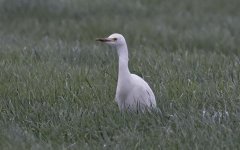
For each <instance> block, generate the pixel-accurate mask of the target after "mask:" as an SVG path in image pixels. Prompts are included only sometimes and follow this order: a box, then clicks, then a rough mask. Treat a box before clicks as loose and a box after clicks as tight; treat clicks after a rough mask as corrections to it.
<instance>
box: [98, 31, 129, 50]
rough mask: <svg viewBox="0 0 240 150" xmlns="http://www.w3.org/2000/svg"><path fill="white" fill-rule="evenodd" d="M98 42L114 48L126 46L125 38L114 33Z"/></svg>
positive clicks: (99, 39)
mask: <svg viewBox="0 0 240 150" xmlns="http://www.w3.org/2000/svg"><path fill="white" fill-rule="evenodd" d="M96 41H100V42H103V43H106V44H108V45H111V46H114V47H119V46H122V45H125V44H126V41H125V38H124V37H123V36H122V35H121V34H118V33H114V34H112V35H110V36H109V37H107V38H97V39H96Z"/></svg>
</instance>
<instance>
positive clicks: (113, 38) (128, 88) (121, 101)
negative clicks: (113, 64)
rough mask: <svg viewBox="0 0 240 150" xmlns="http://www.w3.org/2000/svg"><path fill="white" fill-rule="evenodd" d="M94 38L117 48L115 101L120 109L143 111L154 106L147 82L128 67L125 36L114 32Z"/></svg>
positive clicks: (152, 95)
mask: <svg viewBox="0 0 240 150" xmlns="http://www.w3.org/2000/svg"><path fill="white" fill-rule="evenodd" d="M96 40H97V41H100V42H104V43H106V44H108V45H111V46H113V47H115V48H116V49H117V53H118V57H119V64H118V65H119V66H118V81H117V90H116V96H115V101H116V102H117V103H118V107H119V109H120V111H129V110H130V111H145V110H146V109H148V110H149V109H152V108H156V100H155V96H154V93H153V91H152V89H151V88H150V87H149V85H148V84H147V82H146V81H144V80H143V79H142V78H141V77H139V76H137V75H135V74H131V73H130V71H129V69H128V48H127V44H126V41H125V38H124V37H123V36H122V35H121V34H118V33H114V34H112V35H110V36H109V37H107V38H98V39H96Z"/></svg>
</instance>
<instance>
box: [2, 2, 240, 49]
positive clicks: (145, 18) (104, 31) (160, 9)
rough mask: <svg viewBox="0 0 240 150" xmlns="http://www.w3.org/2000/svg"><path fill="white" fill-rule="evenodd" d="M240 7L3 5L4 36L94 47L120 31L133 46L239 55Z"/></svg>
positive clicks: (200, 4)
mask: <svg viewBox="0 0 240 150" xmlns="http://www.w3.org/2000/svg"><path fill="white" fill-rule="evenodd" d="M239 3H240V2H239V1H238V0H229V1H227V0H211V1H208V0H203V1H200V0H182V1H178V0H171V1H167V0H149V1H144V0H134V1H128V2H127V1H122V2H119V1H117V0H102V1H98V0H92V1H87V0H21V1H18V0H1V1H0V18H1V22H0V28H1V30H0V34H1V36H16V37H19V38H25V39H31V40H41V39H43V38H46V37H47V38H50V39H58V40H59V39H61V40H64V41H79V42H81V43H85V42H87V43H88V44H90V43H93V41H94V39H95V38H96V37H99V36H108V35H109V34H111V33H114V32H119V33H122V34H123V35H124V36H126V38H127V41H128V43H129V44H133V45H148V46H151V47H153V48H157V49H159V48H163V49H164V50H171V51H176V50H177V49H178V48H179V47H182V48H187V49H188V50H193V49H201V50H211V51H214V50H215V51H224V52H233V51H235V52H236V51H237V49H238V47H239V45H238V43H239V42H240V41H239V39H240V38H239V36H240V35H239V32H240V30H239V27H240V21H239V16H240V11H239V10H238V7H239V5H240V4H239ZM135 42H136V43H135ZM140 43H141V44H140Z"/></svg>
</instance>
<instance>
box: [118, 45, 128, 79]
mask: <svg viewBox="0 0 240 150" xmlns="http://www.w3.org/2000/svg"><path fill="white" fill-rule="evenodd" d="M117 52H118V58H119V64H118V81H120V80H126V81H127V80H128V79H129V78H130V71H129V69H128V48H127V44H124V45H121V46H119V47H117Z"/></svg>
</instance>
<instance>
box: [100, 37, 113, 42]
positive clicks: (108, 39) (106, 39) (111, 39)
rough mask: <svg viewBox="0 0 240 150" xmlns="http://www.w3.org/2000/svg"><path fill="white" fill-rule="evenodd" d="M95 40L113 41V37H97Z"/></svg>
mask: <svg viewBox="0 0 240 150" xmlns="http://www.w3.org/2000/svg"><path fill="white" fill-rule="evenodd" d="M96 41H100V42H113V41H114V39H113V38H97V39H96Z"/></svg>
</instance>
